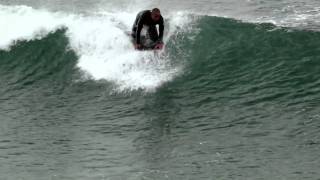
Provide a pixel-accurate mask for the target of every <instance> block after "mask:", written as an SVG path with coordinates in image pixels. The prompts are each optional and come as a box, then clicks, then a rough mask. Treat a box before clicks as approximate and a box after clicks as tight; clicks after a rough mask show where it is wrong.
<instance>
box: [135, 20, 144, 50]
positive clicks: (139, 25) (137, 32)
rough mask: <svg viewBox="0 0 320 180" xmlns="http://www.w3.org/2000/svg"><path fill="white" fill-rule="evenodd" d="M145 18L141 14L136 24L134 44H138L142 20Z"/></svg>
mask: <svg viewBox="0 0 320 180" xmlns="http://www.w3.org/2000/svg"><path fill="white" fill-rule="evenodd" d="M144 17H145V14H142V15H141V16H140V17H139V19H138V22H137V30H136V43H137V44H140V34H141V30H142V27H143V18H144Z"/></svg>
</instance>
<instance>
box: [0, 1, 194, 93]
mask: <svg viewBox="0 0 320 180" xmlns="http://www.w3.org/2000/svg"><path fill="white" fill-rule="evenodd" d="M0 10H1V13H0V25H2V27H7V28H5V29H3V28H2V29H1V30H0V34H1V36H0V40H1V41H0V42H1V43H0V48H1V49H6V50H9V48H10V45H12V43H14V42H15V41H17V40H33V39H39V38H42V37H43V36H45V35H47V34H48V33H50V32H52V31H55V30H57V29H58V28H61V27H65V28H67V32H66V36H67V37H68V38H69V42H70V48H71V49H72V50H74V51H75V52H76V54H77V55H78V56H79V60H78V64H77V66H78V67H79V68H80V69H82V70H83V71H85V72H86V73H87V74H89V75H90V77H91V78H92V79H95V80H100V79H105V80H107V81H111V82H113V83H115V84H116V85H117V87H118V89H119V90H121V91H122V90H134V89H144V90H147V91H149V90H151V91H152V90H154V89H155V88H157V87H159V86H160V85H161V84H162V83H164V82H167V81H170V80H171V79H172V78H173V77H174V76H175V75H176V74H177V73H179V72H180V71H181V67H173V66H170V59H168V56H155V55H154V54H153V52H137V51H135V50H133V48H132V44H131V43H130V40H129V37H128V36H127V35H126V34H125V33H124V31H125V30H129V29H130V28H131V25H132V22H133V20H134V18H135V16H136V12H135V13H130V12H120V13H111V12H100V13H97V14H95V15H91V16H83V15H79V14H65V13H59V12H55V13H52V12H49V11H45V10H35V9H33V8H31V7H27V6H0ZM172 17H174V18H171V19H170V20H169V22H168V24H169V26H170V27H169V29H168V31H167V32H166V36H165V38H164V39H165V41H166V40H168V39H169V37H170V36H171V35H173V34H175V33H176V31H177V30H178V29H181V28H178V27H182V26H184V25H186V24H187V23H189V21H188V18H187V16H185V15H184V14H181V13H177V14H175V15H174V16H172Z"/></svg>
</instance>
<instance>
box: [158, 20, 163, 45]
mask: <svg viewBox="0 0 320 180" xmlns="http://www.w3.org/2000/svg"><path fill="white" fill-rule="evenodd" d="M163 31H164V25H163V19H162V18H161V21H160V23H159V39H158V42H161V43H162V42H163V41H162V39H163Z"/></svg>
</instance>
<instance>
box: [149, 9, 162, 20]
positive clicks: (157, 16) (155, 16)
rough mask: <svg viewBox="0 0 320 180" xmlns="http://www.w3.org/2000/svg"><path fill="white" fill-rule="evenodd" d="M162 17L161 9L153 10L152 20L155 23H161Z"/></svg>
mask: <svg viewBox="0 0 320 180" xmlns="http://www.w3.org/2000/svg"><path fill="white" fill-rule="evenodd" d="M160 17H161V13H160V9H158V8H153V9H152V10H151V18H152V20H153V21H159V19H160Z"/></svg>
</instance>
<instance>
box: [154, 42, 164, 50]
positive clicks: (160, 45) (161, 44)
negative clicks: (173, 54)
mask: <svg viewBox="0 0 320 180" xmlns="http://www.w3.org/2000/svg"><path fill="white" fill-rule="evenodd" d="M162 48H163V43H162V42H160V43H158V44H157V45H156V46H155V47H154V49H162Z"/></svg>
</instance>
